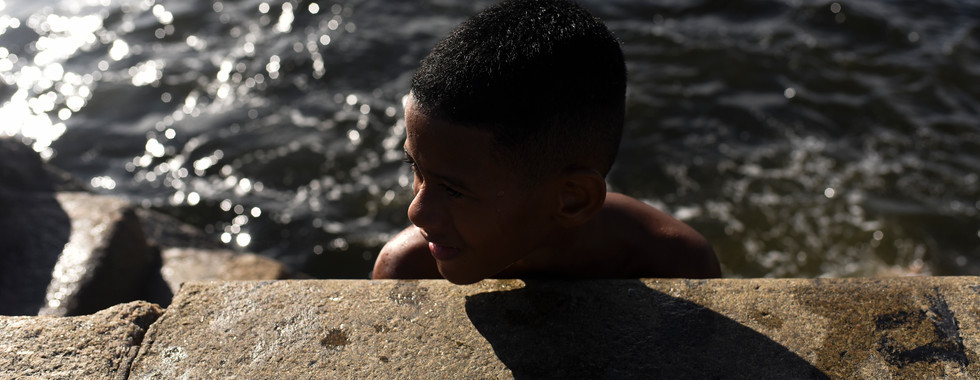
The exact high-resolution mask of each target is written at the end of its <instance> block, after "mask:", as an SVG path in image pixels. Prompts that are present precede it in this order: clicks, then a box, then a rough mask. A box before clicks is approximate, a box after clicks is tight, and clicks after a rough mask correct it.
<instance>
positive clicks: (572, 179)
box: [373, 100, 720, 284]
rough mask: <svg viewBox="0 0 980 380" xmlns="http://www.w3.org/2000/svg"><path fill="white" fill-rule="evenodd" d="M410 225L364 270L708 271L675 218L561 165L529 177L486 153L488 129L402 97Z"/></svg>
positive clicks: (472, 275) (463, 273)
mask: <svg viewBox="0 0 980 380" xmlns="http://www.w3.org/2000/svg"><path fill="white" fill-rule="evenodd" d="M405 121H406V125H407V138H406V141H405V146H404V148H405V156H406V161H407V162H409V163H410V164H411V165H412V168H413V170H414V173H415V180H414V184H413V191H414V194H415V198H414V200H413V201H412V204H411V206H409V209H408V216H409V219H410V220H411V221H412V224H413V226H410V227H409V228H406V229H405V230H403V231H402V232H401V233H399V234H398V235H396V236H395V237H394V238H392V239H391V240H390V241H389V242H388V244H386V245H385V246H384V248H382V250H381V254H380V255H379V257H378V259H377V261H376V262H375V267H374V272H373V277H374V278H375V279H382V278H446V279H448V280H449V281H451V282H453V283H457V284H469V283H473V282H477V281H479V280H482V279H484V278H490V277H509V278H534V277H539V278H636V277H686V278H703V277H718V276H720V269H719V265H718V261H717V258H716V257H715V254H714V252H713V251H712V249H711V246H710V245H709V244H708V243H707V241H705V239H704V238H703V237H702V236H701V235H700V234H698V233H697V232H695V231H694V230H693V229H691V228H690V227H688V226H687V225H685V224H684V223H682V222H680V221H678V220H676V219H674V218H672V217H670V216H669V215H667V214H665V213H663V212H660V211H659V210H656V209H655V208H653V207H650V206H648V205H646V204H645V203H643V202H640V201H637V200H635V199H633V198H630V197H627V196H625V195H622V194H616V193H606V191H605V182H604V179H603V178H602V175H601V174H599V173H598V172H597V171H595V170H590V169H588V166H587V165H578V166H574V167H573V166H570V167H569V169H568V170H565V171H562V172H561V173H556V174H555V175H552V176H549V177H547V178H545V179H542V180H539V181H537V182H536V183H535V184H534V185H529V184H528V182H527V181H526V179H524V178H522V177H520V176H519V175H518V174H517V173H516V172H515V171H513V170H511V169H510V168H509V167H508V166H507V165H505V163H504V162H501V161H500V160H499V159H496V158H495V157H497V156H496V152H495V151H494V142H493V137H492V135H491V134H490V133H489V132H486V131H483V130H479V129H475V128H469V127H461V126H456V125H452V124H450V123H448V122H445V121H442V120H439V119H436V118H430V117H428V116H427V115H424V114H422V113H420V112H416V110H415V108H414V105H413V103H412V101H411V100H409V101H408V103H407V104H406V111H405Z"/></svg>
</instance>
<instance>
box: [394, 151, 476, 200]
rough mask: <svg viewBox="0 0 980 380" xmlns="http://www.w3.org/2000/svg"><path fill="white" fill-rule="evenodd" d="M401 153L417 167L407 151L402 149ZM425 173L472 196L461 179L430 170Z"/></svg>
mask: <svg viewBox="0 0 980 380" xmlns="http://www.w3.org/2000/svg"><path fill="white" fill-rule="evenodd" d="M403 152H404V153H405V158H406V159H408V160H409V161H410V162H411V163H412V164H414V165H415V166H416V167H418V163H417V162H415V158H414V157H412V155H411V154H409V153H408V149H403ZM427 171H428V172H429V175H431V176H433V177H436V178H438V179H439V180H441V181H443V182H446V183H448V184H450V185H452V186H453V187H455V188H457V189H459V190H463V191H464V192H467V193H470V194H474V192H473V190H470V187H469V186H466V184H465V183H464V181H463V180H461V179H459V178H456V177H453V176H450V175H446V174H441V173H436V172H433V171H430V170H427Z"/></svg>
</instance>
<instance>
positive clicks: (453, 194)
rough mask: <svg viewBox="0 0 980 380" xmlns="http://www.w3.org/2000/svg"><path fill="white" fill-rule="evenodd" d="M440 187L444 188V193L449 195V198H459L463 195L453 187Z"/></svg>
mask: <svg viewBox="0 0 980 380" xmlns="http://www.w3.org/2000/svg"><path fill="white" fill-rule="evenodd" d="M442 188H443V189H445V190H446V195H449V197H450V198H459V197H462V196H463V193H460V192H458V191H456V190H453V188H451V187H449V186H446V185H442Z"/></svg>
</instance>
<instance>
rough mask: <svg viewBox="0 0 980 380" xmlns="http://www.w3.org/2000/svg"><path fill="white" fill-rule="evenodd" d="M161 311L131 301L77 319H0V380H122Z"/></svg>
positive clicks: (144, 303) (154, 307)
mask: <svg viewBox="0 0 980 380" xmlns="http://www.w3.org/2000/svg"><path fill="white" fill-rule="evenodd" d="M161 312H162V310H161V309H160V308H159V307H158V306H156V305H153V304H149V303H146V302H132V303H128V304H122V305H117V306H114V307H112V308H109V309H106V310H103V311H101V312H99V313H96V314H93V315H87V316H81V317H3V316H0V378H4V379H22V378H32V377H33V378H38V379H124V378H126V376H127V375H128V371H129V368H130V363H131V362H132V360H133V358H134V357H135V356H136V353H137V351H138V348H139V345H140V343H141V342H142V341H143V336H144V334H145V332H146V328H147V327H148V326H149V325H150V324H151V323H153V321H155V320H156V319H157V318H158V317H159V316H160V314H161Z"/></svg>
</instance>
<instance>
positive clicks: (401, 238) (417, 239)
mask: <svg viewBox="0 0 980 380" xmlns="http://www.w3.org/2000/svg"><path fill="white" fill-rule="evenodd" d="M371 278H372V279H375V280H381V279H420V278H442V275H440V274H439V268H438V267H437V266H436V260H435V259H434V258H432V254H430V253H429V243H428V242H427V241H425V239H424V238H422V234H420V233H419V231H418V229H417V228H416V227H415V226H409V227H408V228H406V229H404V230H402V232H399V233H398V235H395V237H393V238H391V240H389V241H388V243H386V244H385V246H384V247H383V248H381V253H380V254H379V255H378V259H377V261H375V262H374V271H373V272H372V274H371Z"/></svg>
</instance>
